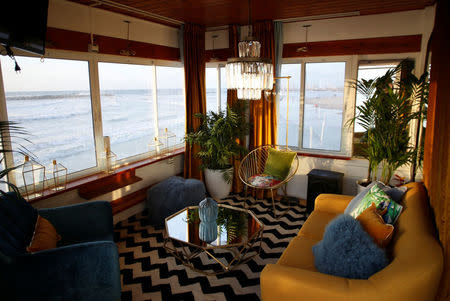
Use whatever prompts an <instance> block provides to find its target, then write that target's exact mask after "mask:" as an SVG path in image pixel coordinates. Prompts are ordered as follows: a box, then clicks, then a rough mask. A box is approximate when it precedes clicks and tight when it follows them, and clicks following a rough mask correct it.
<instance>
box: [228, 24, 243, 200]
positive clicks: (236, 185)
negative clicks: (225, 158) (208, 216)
mask: <svg viewBox="0 0 450 301" xmlns="http://www.w3.org/2000/svg"><path fill="white" fill-rule="evenodd" d="M228 32H229V35H228V40H229V45H230V49H231V52H230V54H231V56H232V57H238V56H239V53H238V43H239V27H238V25H236V24H233V25H231V26H230V27H229V31H228ZM227 105H228V106H229V107H234V106H243V105H245V102H244V101H243V100H238V98H237V91H236V90H227ZM238 142H239V144H240V145H245V137H242V138H241V139H238ZM241 159H242V158H241V157H239V158H234V159H233V162H232V163H233V168H234V175H233V186H232V192H234V193H240V192H242V191H243V188H244V187H243V184H242V182H241V180H240V179H239V175H238V170H239V165H240V164H241Z"/></svg>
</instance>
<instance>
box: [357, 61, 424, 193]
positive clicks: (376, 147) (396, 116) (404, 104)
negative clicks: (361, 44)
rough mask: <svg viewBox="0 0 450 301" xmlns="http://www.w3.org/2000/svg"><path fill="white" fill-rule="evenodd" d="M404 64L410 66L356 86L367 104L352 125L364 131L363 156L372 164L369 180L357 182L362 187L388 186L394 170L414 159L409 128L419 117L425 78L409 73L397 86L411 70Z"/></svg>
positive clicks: (361, 108) (414, 152) (400, 65)
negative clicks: (398, 77)
mask: <svg viewBox="0 0 450 301" xmlns="http://www.w3.org/2000/svg"><path fill="white" fill-rule="evenodd" d="M405 64H410V62H409V61H403V62H401V63H400V64H399V65H398V66H397V67H396V68H393V69H390V70H388V71H387V72H386V74H384V75H383V76H381V77H378V78H375V79H370V80H365V79H362V80H360V81H357V82H356V89H357V91H358V93H360V94H362V95H363V96H364V97H365V99H366V100H365V102H364V103H363V104H362V105H360V106H358V107H357V114H356V115H355V117H354V118H353V119H352V120H350V123H351V124H353V123H354V122H358V124H359V125H361V126H362V127H363V129H364V135H363V138H362V140H363V142H365V146H366V147H365V150H364V154H365V157H366V158H367V159H368V161H369V168H368V173H367V179H365V180H364V181H358V184H359V185H362V186H367V184H369V183H370V182H371V181H374V180H379V181H381V182H383V183H385V184H386V185H387V184H389V181H390V179H391V177H392V175H393V174H394V172H395V170H397V169H398V168H399V167H401V166H403V165H405V164H407V163H411V162H412V161H413V160H414V158H415V155H416V149H414V148H413V147H412V145H411V143H410V132H409V126H410V123H411V121H412V120H414V119H417V118H418V116H419V112H417V111H415V110H414V107H413V106H414V105H415V103H416V101H417V99H419V98H420V97H421V95H422V94H423V91H424V89H425V87H426V84H425V83H426V81H425V78H426V76H422V77H421V78H420V79H417V78H416V77H415V76H414V75H412V74H411V73H410V72H409V73H408V74H407V75H404V76H402V78H403V79H401V80H399V81H398V82H397V83H395V82H394V78H395V77H396V75H398V74H399V72H400V71H401V70H402V69H407V70H412V68H411V66H408V67H409V68H404V67H405ZM379 167H381V175H379ZM360 189H361V187H359V188H358V190H360Z"/></svg>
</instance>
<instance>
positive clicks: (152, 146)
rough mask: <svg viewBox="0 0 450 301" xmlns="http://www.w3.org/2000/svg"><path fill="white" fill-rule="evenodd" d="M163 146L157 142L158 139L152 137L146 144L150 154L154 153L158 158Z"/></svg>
mask: <svg viewBox="0 0 450 301" xmlns="http://www.w3.org/2000/svg"><path fill="white" fill-rule="evenodd" d="M163 145H164V143H162V142H161V141H159V139H158V137H153V140H152V141H151V142H150V143H149V144H148V147H149V149H150V152H152V151H153V152H154V153H155V156H156V157H158V156H159V154H160V153H161V148H162V146H163Z"/></svg>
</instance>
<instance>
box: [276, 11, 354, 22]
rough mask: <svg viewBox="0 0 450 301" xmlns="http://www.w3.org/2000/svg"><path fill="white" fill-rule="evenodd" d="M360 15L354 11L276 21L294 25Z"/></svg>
mask: <svg viewBox="0 0 450 301" xmlns="http://www.w3.org/2000/svg"><path fill="white" fill-rule="evenodd" d="M359 15H360V12H359V11H352V12H347V13H337V14H326V15H315V16H306V17H298V18H287V19H276V20H274V21H281V22H283V23H294V22H303V21H312V20H322V19H333V18H342V17H354V16H359Z"/></svg>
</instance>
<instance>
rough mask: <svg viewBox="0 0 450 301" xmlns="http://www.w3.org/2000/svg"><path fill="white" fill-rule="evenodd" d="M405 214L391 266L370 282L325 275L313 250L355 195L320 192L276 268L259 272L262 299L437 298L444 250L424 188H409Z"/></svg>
mask: <svg viewBox="0 0 450 301" xmlns="http://www.w3.org/2000/svg"><path fill="white" fill-rule="evenodd" d="M406 186H407V187H408V191H407V192H406V194H405V195H404V197H403V200H402V202H401V204H402V205H403V212H402V214H401V215H400V217H399V219H398V221H397V223H396V224H395V228H396V229H395V234H394V238H393V240H392V241H391V243H390V245H389V247H388V250H387V252H388V254H389V256H390V258H391V259H392V262H391V263H390V264H389V265H388V266H387V267H386V268H384V269H383V270H381V271H379V272H378V273H376V274H374V275H372V276H371V277H370V278H369V279H367V280H359V279H347V278H341V277H337V276H332V275H327V274H322V273H320V272H318V271H317V270H316V268H315V267H314V256H313V253H312V246H313V245H315V244H316V243H317V242H319V241H320V240H321V239H322V235H323V232H324V230H325V227H326V225H327V224H328V222H330V221H331V220H332V219H333V218H334V217H336V216H337V215H339V214H341V213H343V212H344V210H345V208H346V207H347V204H348V203H349V201H350V200H351V199H352V198H353V197H352V196H343V195H333V194H322V195H320V196H319V197H317V199H316V205H315V210H314V211H313V212H312V213H311V215H310V216H309V217H308V219H307V220H306V222H305V223H304V225H303V226H302V228H301V230H300V232H299V233H298V235H297V236H296V237H295V238H293V239H292V240H291V242H290V243H289V245H288V247H287V248H286V250H285V251H284V252H283V255H282V256H281V258H280V259H279V260H278V262H277V263H276V264H268V265H266V267H265V268H264V270H263V271H262V273H261V295H262V299H263V300H264V301H270V300H276V301H281V300H283V301H286V300H302V301H303V300H304V301H306V300H314V301H321V300H333V301H338V300H363V301H370V300H373V301H375V300H376V301H380V300H392V301H394V300H395V301H402V300H405V301H414V300H418V301H419V300H420V301H424V300H434V298H435V296H436V293H437V289H438V286H439V281H440V278H441V274H442V269H443V255H442V249H441V246H440V244H439V242H438V240H437V239H436V236H435V230H434V226H433V222H432V220H433V218H432V215H431V211H430V208H429V205H428V201H427V197H426V194H425V189H424V187H423V186H422V185H421V184H418V183H410V184H407V185H406Z"/></svg>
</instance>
